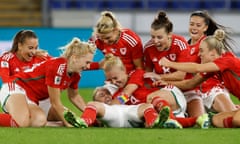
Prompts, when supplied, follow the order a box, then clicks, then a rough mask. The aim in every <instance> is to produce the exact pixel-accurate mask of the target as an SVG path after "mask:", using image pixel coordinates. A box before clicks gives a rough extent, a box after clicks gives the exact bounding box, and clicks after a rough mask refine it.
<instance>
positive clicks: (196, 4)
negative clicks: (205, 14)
mask: <svg viewBox="0 0 240 144" xmlns="http://www.w3.org/2000/svg"><path fill="white" fill-rule="evenodd" d="M171 6H172V7H171V8H172V9H173V10H193V9H200V8H201V0H172V3H171Z"/></svg>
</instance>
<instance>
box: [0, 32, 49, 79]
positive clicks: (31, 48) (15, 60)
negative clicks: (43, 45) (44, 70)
mask: <svg viewBox="0 0 240 144" xmlns="http://www.w3.org/2000/svg"><path fill="white" fill-rule="evenodd" d="M49 58H50V56H48V54H47V53H46V52H45V51H43V50H39V49H38V37H37V35H36V34H35V33H34V32H33V31H31V30H21V31H19V32H18V33H17V34H16V35H15V36H14V39H13V44H12V48H11V49H10V50H9V51H8V52H5V53H4V54H3V55H1V59H0V60H1V61H0V64H1V65H0V76H1V79H2V81H3V82H6V81H7V80H8V79H9V77H10V76H12V75H14V74H16V73H18V72H21V71H24V70H26V69H28V68H31V67H32V66H33V65H34V64H35V63H39V62H41V61H45V60H46V59H49Z"/></svg>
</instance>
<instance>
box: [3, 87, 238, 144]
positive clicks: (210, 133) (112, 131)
mask: <svg viewBox="0 0 240 144" xmlns="http://www.w3.org/2000/svg"><path fill="white" fill-rule="evenodd" d="M79 91H80V94H81V95H82V96H83V97H84V99H85V101H90V100H91V98H92V91H93V89H91V88H84V89H80V90H79ZM232 99H233V101H234V102H235V103H238V104H239V101H238V100H237V99H236V98H235V97H232ZM62 101H63V103H64V105H65V106H66V107H68V108H70V109H71V110H73V111H74V112H76V113H77V114H80V112H79V111H78V110H77V109H76V108H75V107H74V106H73V105H72V104H71V103H70V102H69V101H68V98H67V96H66V93H65V92H63V95H62ZM239 132H240V129H220V128H210V129H207V130H203V129H197V128H187V129H181V130H177V129H144V128H87V129H77V128H64V127H61V128H59V127H58V128H53V127H46V128H3V127H1V128H0V143H1V144H5V143H8V144H30V143H34V144H40V143H41V144H42V143H49V144H50V143H57V144H66V143H71V144H75V143H78V144H85V143H87V144H96V143H97V144H101V143H104V144H105V143H113V144H118V143H119V144H120V143H121V144H122V143H124V144H133V143H139V144H145V143H151V144H155V143H156V144H159V143H162V144H164V143H167V144H175V143H179V144H181V143H184V144H187V143H194V144H202V143H210V144H215V143H216V144H225V143H228V144H235V143H238V142H237V141H240V137H239Z"/></svg>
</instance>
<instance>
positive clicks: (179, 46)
mask: <svg viewBox="0 0 240 144" xmlns="http://www.w3.org/2000/svg"><path fill="white" fill-rule="evenodd" d="M172 29H173V24H172V22H171V21H170V20H169V19H168V17H167V15H166V13H165V12H163V11H160V12H159V13H158V15H157V17H156V18H155V19H154V21H153V22H152V24H151V32H150V33H151V37H152V38H151V40H150V41H149V42H148V43H147V44H146V45H145V50H144V60H145V61H144V62H145V70H146V71H147V72H148V73H146V74H145V77H149V78H152V79H154V80H158V79H164V80H182V79H184V77H185V74H186V73H185V72H181V71H176V70H174V69H170V68H167V67H162V66H160V65H159V61H160V59H161V58H162V57H167V58H168V59H169V60H171V61H177V62H185V61H188V60H189V59H188V56H189V54H190V51H189V47H188V44H187V41H186V40H185V39H184V37H182V36H179V35H175V34H172Z"/></svg>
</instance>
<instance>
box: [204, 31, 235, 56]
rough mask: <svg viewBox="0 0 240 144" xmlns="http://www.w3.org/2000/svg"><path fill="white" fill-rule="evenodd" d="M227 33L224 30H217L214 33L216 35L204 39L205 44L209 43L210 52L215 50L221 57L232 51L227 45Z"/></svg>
mask: <svg viewBox="0 0 240 144" xmlns="http://www.w3.org/2000/svg"><path fill="white" fill-rule="evenodd" d="M225 38H226V35H225V31H224V30H222V29H217V30H216V31H215V32H214V35H212V36H207V37H206V38H205V39H204V42H206V43H207V45H208V48H209V50H213V49H215V50H216V51H217V53H218V54H219V55H221V54H222V53H224V52H225V51H231V50H230V49H227V47H226V45H225V43H224V42H225V41H224V40H225Z"/></svg>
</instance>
